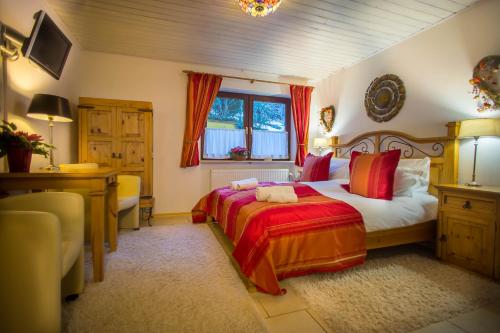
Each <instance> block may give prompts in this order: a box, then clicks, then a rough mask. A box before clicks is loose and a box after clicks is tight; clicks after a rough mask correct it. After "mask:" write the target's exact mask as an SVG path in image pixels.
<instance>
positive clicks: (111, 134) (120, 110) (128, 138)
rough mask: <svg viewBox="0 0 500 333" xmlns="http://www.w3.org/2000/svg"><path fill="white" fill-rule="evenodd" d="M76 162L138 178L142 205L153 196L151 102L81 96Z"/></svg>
mask: <svg viewBox="0 0 500 333" xmlns="http://www.w3.org/2000/svg"><path fill="white" fill-rule="evenodd" d="M78 108H79V160H80V163H90V162H94V163H98V164H99V166H101V167H112V168H116V169H118V170H119V171H120V173H122V174H132V175H137V176H140V177H141V187H142V188H141V197H142V198H143V200H142V201H143V202H146V201H147V197H152V195H153V112H152V110H153V106H152V103H151V102H140V101H126V100H114V99H101V98H89V97H80V103H79V106H78Z"/></svg>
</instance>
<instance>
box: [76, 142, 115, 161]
mask: <svg viewBox="0 0 500 333" xmlns="http://www.w3.org/2000/svg"><path fill="white" fill-rule="evenodd" d="M87 147H88V148H87V158H86V160H84V161H83V162H92V163H98V164H99V166H101V167H114V165H113V163H114V159H113V158H112V153H113V142H112V141H89V142H88V145H87Z"/></svg>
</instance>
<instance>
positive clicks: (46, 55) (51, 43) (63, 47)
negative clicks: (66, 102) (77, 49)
mask: <svg viewBox="0 0 500 333" xmlns="http://www.w3.org/2000/svg"><path fill="white" fill-rule="evenodd" d="M34 18H35V25H34V26H33V30H32V31H31V35H30V37H29V38H27V39H26V40H25V41H24V43H23V48H22V52H23V55H24V56H25V57H26V58H28V59H30V60H31V61H33V62H35V63H36V64H37V65H38V66H40V67H41V68H42V69H43V70H45V71H46V72H47V73H49V74H50V75H52V76H53V77H54V78H55V79H57V80H59V78H60V77H61V74H62V71H63V68H64V64H65V63H66V59H67V58H68V54H69V50H70V49H71V45H72V44H71V41H70V40H69V39H68V38H67V37H66V36H65V35H64V34H63V32H62V31H61V29H59V28H58V27H57V25H56V24H55V23H54V21H52V19H51V18H50V17H49V16H48V15H47V13H45V12H44V11H43V10H41V11H39V12H37V13H36V14H35V17H34Z"/></svg>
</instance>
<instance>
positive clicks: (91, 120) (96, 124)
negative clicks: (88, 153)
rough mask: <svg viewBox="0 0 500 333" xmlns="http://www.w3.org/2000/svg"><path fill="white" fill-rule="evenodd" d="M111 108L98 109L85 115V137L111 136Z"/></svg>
mask: <svg viewBox="0 0 500 333" xmlns="http://www.w3.org/2000/svg"><path fill="white" fill-rule="evenodd" d="M113 127H114V121H113V108H110V107H99V108H98V109H94V110H89V111H88V113H87V135H88V136H98V137H112V136H113Z"/></svg>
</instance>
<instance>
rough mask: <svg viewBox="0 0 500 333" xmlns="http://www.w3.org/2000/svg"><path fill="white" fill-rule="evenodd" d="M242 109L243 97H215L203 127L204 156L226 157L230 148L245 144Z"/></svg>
mask: <svg viewBox="0 0 500 333" xmlns="http://www.w3.org/2000/svg"><path fill="white" fill-rule="evenodd" d="M244 110H245V101H244V100H243V99H239V98H230V97H217V98H216V99H215V102H214V105H212V109H211V110H210V113H209V114H208V121H207V128H206V129H205V139H204V147H203V157H204V158H214V159H222V158H228V157H229V154H228V152H229V150H230V149H231V148H233V147H236V146H240V147H246V146H247V145H246V138H245V129H244V125H243V124H244V120H243V119H244V114H245V111H244Z"/></svg>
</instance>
